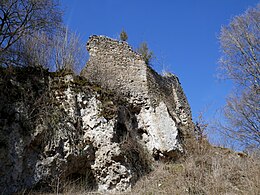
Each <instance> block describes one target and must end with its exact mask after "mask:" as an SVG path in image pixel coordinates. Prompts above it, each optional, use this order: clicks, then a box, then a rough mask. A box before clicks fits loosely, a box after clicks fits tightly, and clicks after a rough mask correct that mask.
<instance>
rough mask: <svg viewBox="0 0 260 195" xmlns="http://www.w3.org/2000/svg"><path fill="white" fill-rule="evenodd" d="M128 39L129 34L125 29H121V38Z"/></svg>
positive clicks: (122, 39)
mask: <svg viewBox="0 0 260 195" xmlns="http://www.w3.org/2000/svg"><path fill="white" fill-rule="evenodd" d="M127 39H128V35H127V33H126V32H125V30H124V29H123V30H122V31H121V33H120V40H121V41H127Z"/></svg>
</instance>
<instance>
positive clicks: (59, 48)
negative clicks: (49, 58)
mask: <svg viewBox="0 0 260 195" xmlns="http://www.w3.org/2000/svg"><path fill="white" fill-rule="evenodd" d="M53 48H54V63H55V68H56V70H62V69H67V70H74V71H76V72H79V70H80V69H81V67H83V65H85V63H86V58H87V54H86V49H85V47H84V45H83V44H82V42H81V41H80V37H79V36H78V35H76V34H75V33H72V32H70V31H69V30H68V29H67V28H64V30H63V31H60V33H58V34H57V37H56V39H55V40H54V45H53Z"/></svg>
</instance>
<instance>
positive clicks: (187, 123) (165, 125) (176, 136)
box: [81, 36, 193, 157]
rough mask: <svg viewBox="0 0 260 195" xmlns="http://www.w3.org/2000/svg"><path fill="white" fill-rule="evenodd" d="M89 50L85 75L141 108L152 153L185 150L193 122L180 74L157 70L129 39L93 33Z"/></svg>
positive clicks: (144, 135) (140, 126) (144, 133)
mask: <svg viewBox="0 0 260 195" xmlns="http://www.w3.org/2000/svg"><path fill="white" fill-rule="evenodd" d="M87 49H88V51H89V55H90V59H89V61H88V63H87V65H86V67H85V68H84V69H83V71H82V72H81V75H82V76H84V77H86V78H87V79H88V81H89V82H90V83H95V84H98V85H100V86H102V87H103V88H105V89H109V90H112V91H113V92H115V93H116V94H120V95H122V96H124V97H125V98H126V99H127V101H128V102H129V103H132V104H133V105H135V106H136V107H139V108H140V111H139V113H137V114H136V116H137V118H138V127H137V129H138V132H139V133H140V137H141V141H142V142H143V143H144V144H145V145H146V146H147V148H148V149H149V150H150V152H151V153H153V154H154V155H155V153H157V154H159V155H160V156H161V157H169V156H171V155H173V156H174V155H176V154H177V153H178V152H182V150H183V148H182V143H181V142H182V140H181V137H183V134H186V133H188V132H191V131H192V129H193V123H192V117H191V111H190V107H189V104H188V102H187V99H186V96H185V94H184V92H183V90H182V87H181V85H180V82H179V79H178V77H177V76H175V75H173V74H170V73H168V74H166V75H165V76H161V75H159V74H158V73H156V72H155V71H154V70H152V68H151V67H149V66H147V65H146V64H145V61H144V60H143V59H142V57H141V56H140V55H139V54H138V53H136V52H134V51H133V50H132V48H131V47H130V46H129V45H128V44H127V43H126V42H121V41H117V40H113V39H111V38H108V37H104V36H91V37H90V39H89V41H88V43H87Z"/></svg>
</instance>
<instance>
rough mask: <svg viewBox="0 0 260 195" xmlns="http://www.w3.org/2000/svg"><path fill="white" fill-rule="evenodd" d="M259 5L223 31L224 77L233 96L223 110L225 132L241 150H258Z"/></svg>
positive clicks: (259, 143)
mask: <svg viewBox="0 0 260 195" xmlns="http://www.w3.org/2000/svg"><path fill="white" fill-rule="evenodd" d="M259 24H260V4H259V5H258V6H257V7H256V8H251V9H248V10H247V11H246V12H245V13H244V14H242V15H240V16H237V17H235V18H234V19H233V20H232V21H231V23H230V24H229V25H228V26H225V27H222V29H221V34H220V43H221V48H222V52H223V54H222V57H221V59H220V63H221V64H220V67H221V70H223V72H222V73H223V75H224V76H225V77H226V78H228V79H231V80H233V81H234V83H235V92H234V94H233V95H232V96H230V97H229V98H228V99H227V104H226V106H225V108H224V110H223V111H224V116H225V118H226V121H225V124H222V125H221V128H222V129H223V130H224V132H225V133H226V134H227V135H228V136H230V137H232V138H234V139H236V140H238V141H239V143H241V144H243V145H244V146H253V147H258V148H259V147H260V65H259V58H260V25H259Z"/></svg>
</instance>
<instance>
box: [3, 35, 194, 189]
mask: <svg viewBox="0 0 260 195" xmlns="http://www.w3.org/2000/svg"><path fill="white" fill-rule="evenodd" d="M87 49H88V51H89V53H90V59H89V61H88V63H87V66H86V67H85V68H84V70H83V71H82V73H81V75H82V77H80V76H75V75H73V74H72V73H66V74H64V73H50V72H47V71H43V70H39V69H34V68H22V69H19V68H16V69H14V70H12V69H1V70H0V71H1V74H0V100H1V103H0V192H2V193H3V194H13V193H16V192H19V191H23V190H26V189H33V190H36V191H37V190H42V191H53V190H57V188H59V189H60V190H62V188H63V187H64V185H66V182H67V181H79V180H82V179H83V180H84V185H85V186H86V189H89V190H93V189H94V190H98V191H110V192H114V191H127V190H130V189H131V186H132V185H133V184H134V183H135V182H136V181H137V180H138V178H140V177H141V176H142V175H144V174H146V173H147V172H149V171H150V169H151V166H152V163H153V161H155V160H160V159H164V160H168V159H173V160H174V159H177V158H178V157H179V155H182V154H183V152H184V147H183V144H182V142H183V139H184V138H185V136H184V135H185V134H186V133H187V132H189V131H192V130H193V129H192V128H193V123H192V120H191V112H190V108H189V105H188V103H187V100H186V97H185V95H184V93H183V91H182V88H181V86H180V83H179V80H178V78H177V77H176V76H174V75H172V74H169V75H166V76H163V77H162V76H160V75H158V74H157V73H156V72H154V71H153V70H152V69H151V68H150V67H147V66H146V65H145V63H144V61H143V60H142V58H141V57H140V56H139V55H138V54H137V53H135V52H134V51H133V50H132V49H131V47H129V45H128V44H127V43H125V42H120V41H116V40H112V39H110V38H106V37H102V36H92V37H90V40H89V42H88V46H87Z"/></svg>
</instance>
